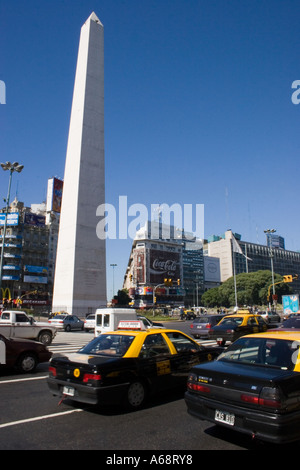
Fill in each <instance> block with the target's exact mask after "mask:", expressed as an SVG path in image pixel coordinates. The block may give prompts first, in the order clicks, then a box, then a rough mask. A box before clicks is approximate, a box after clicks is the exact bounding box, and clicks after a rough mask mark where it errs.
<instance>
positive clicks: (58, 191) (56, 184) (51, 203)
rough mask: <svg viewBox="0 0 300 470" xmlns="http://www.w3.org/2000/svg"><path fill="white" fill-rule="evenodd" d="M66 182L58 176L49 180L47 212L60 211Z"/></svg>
mask: <svg viewBox="0 0 300 470" xmlns="http://www.w3.org/2000/svg"><path fill="white" fill-rule="evenodd" d="M63 185H64V182H63V181H62V180H59V179H58V178H51V179H49V180H48V188H47V212H50V211H54V212H60V210H61V200H62V193H63Z"/></svg>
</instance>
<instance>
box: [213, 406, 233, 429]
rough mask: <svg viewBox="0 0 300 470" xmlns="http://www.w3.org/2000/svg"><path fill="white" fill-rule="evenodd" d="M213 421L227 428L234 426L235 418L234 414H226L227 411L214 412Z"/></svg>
mask: <svg viewBox="0 0 300 470" xmlns="http://www.w3.org/2000/svg"><path fill="white" fill-rule="evenodd" d="M215 421H219V422H220V423H226V424H229V426H234V421H235V416H234V414H231V413H227V411H220V410H216V411H215Z"/></svg>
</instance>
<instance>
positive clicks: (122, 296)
mask: <svg viewBox="0 0 300 470" xmlns="http://www.w3.org/2000/svg"><path fill="white" fill-rule="evenodd" d="M114 299H115V300H116V301H117V305H128V304H129V302H131V298H130V297H129V295H128V289H122V290H118V295H115V296H114Z"/></svg>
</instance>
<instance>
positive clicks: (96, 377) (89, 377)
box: [82, 374, 102, 384]
mask: <svg viewBox="0 0 300 470" xmlns="http://www.w3.org/2000/svg"><path fill="white" fill-rule="evenodd" d="M101 379H102V377H101V375H100V374H84V376H83V379H82V382H83V383H84V384H87V383H88V382H89V381H90V380H101Z"/></svg>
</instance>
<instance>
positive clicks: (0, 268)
mask: <svg viewBox="0 0 300 470" xmlns="http://www.w3.org/2000/svg"><path fill="white" fill-rule="evenodd" d="M1 167H2V169H3V170H4V171H7V170H8V171H9V182H8V191H7V198H6V209H5V219H4V228H3V236H2V249H1V258H0V288H1V287H2V271H3V255H4V243H5V235H6V226H7V214H8V208H9V199H10V188H11V180H12V175H13V173H14V171H16V172H17V173H21V171H22V170H23V168H24V165H19V163H18V162H14V163H10V162H6V163H1Z"/></svg>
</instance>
